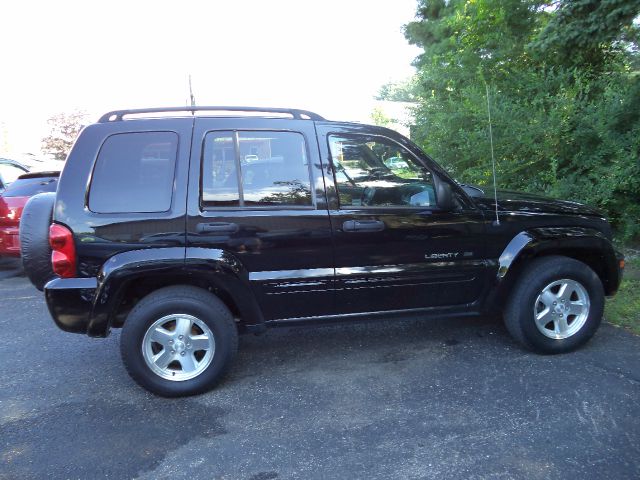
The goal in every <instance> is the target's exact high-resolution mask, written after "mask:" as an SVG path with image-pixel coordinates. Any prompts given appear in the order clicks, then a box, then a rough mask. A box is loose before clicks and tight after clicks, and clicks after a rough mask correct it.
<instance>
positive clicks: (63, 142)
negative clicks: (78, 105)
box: [42, 111, 87, 160]
mask: <svg viewBox="0 0 640 480" xmlns="http://www.w3.org/2000/svg"><path fill="white" fill-rule="evenodd" d="M86 121H87V114H86V112H82V111H74V112H71V113H58V114H56V115H54V116H52V117H50V118H49V120H47V123H48V124H49V128H50V133H49V135H47V136H46V137H44V138H43V139H42V152H43V153H45V154H48V155H51V156H53V158H55V159H56V160H65V159H66V158H67V155H68V154H69V150H71V147H72V146H73V142H75V141H76V138H77V137H78V134H79V133H80V130H81V129H82V127H83V126H84V125H85V124H86Z"/></svg>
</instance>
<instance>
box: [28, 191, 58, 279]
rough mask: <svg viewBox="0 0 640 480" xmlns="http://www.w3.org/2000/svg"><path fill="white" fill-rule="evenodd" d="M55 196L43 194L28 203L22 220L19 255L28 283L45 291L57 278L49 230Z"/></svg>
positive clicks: (32, 198) (35, 196)
mask: <svg viewBox="0 0 640 480" xmlns="http://www.w3.org/2000/svg"><path fill="white" fill-rule="evenodd" d="M55 199H56V194H55V193H51V192H50V193H40V194H38V195H34V196H33V197H31V198H30V199H29V201H28V202H27V204H26V205H25V206H24V209H23V210H22V217H21V218H20V255H21V256H22V266H23V267H24V271H25V273H26V274H27V277H29V280H30V281H31V283H32V284H33V286H34V287H36V288H37V289H38V290H40V291H42V290H43V289H44V286H45V284H46V283H47V282H48V281H49V280H51V279H53V278H55V277H56V274H55V273H53V269H52V267H51V246H50V245H49V227H50V226H51V219H52V215H53V204H54V203H55Z"/></svg>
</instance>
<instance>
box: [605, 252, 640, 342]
mask: <svg viewBox="0 0 640 480" xmlns="http://www.w3.org/2000/svg"><path fill="white" fill-rule="evenodd" d="M604 317H605V319H606V320H607V321H608V322H609V323H613V324H614V325H618V326H620V327H624V328H627V329H629V330H631V331H632V332H633V333H635V334H636V335H640V257H638V256H635V258H634V257H632V256H631V255H629V254H627V261H626V266H625V271H624V277H623V279H622V284H621V285H620V289H619V290H618V293H617V294H616V296H615V297H613V298H611V299H608V300H607V305H606V307H605V312H604Z"/></svg>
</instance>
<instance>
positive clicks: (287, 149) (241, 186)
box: [201, 131, 312, 207]
mask: <svg viewBox="0 0 640 480" xmlns="http://www.w3.org/2000/svg"><path fill="white" fill-rule="evenodd" d="M201 187H202V204H203V206H205V207H207V206H208V207H243V206H244V207H269V206H281V205H291V206H310V205H312V195H311V181H310V175H309V161H308V158H307V150H306V145H305V141H304V137H303V136H302V135H301V134H299V133H295V132H265V131H251V132H249V131H240V132H210V133H208V134H207V136H206V137H205V145H204V150H203V159H202V180H201Z"/></svg>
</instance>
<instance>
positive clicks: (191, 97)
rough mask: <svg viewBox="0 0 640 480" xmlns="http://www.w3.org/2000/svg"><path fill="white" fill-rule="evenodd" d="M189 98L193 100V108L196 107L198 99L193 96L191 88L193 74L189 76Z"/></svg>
mask: <svg viewBox="0 0 640 480" xmlns="http://www.w3.org/2000/svg"><path fill="white" fill-rule="evenodd" d="M189 98H190V100H191V106H192V107H195V106H196V97H195V96H194V95H193V89H192V88H191V74H189Z"/></svg>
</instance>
